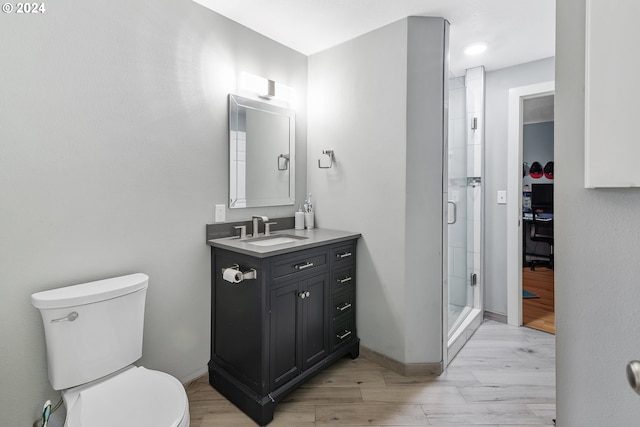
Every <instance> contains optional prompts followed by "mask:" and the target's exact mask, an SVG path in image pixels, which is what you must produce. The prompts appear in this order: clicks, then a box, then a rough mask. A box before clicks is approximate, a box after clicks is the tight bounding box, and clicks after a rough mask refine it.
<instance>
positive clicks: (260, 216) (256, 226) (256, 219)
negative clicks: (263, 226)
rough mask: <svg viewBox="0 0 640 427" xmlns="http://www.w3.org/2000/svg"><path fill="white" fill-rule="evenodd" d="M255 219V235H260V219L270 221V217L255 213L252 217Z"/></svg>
mask: <svg viewBox="0 0 640 427" xmlns="http://www.w3.org/2000/svg"><path fill="white" fill-rule="evenodd" d="M251 218H252V219H253V234H252V235H253V237H258V234H260V233H258V222H259V221H260V220H262V222H267V221H269V218H267V217H266V216H264V215H254V216H253V217H251Z"/></svg>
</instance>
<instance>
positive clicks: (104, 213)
mask: <svg viewBox="0 0 640 427" xmlns="http://www.w3.org/2000/svg"><path fill="white" fill-rule="evenodd" d="M46 6H47V11H46V13H45V14H43V15H40V16H26V15H25V16H20V15H5V14H3V16H2V17H0V20H1V21H2V22H1V24H0V40H2V42H1V44H2V81H1V82H0V203H1V206H2V207H1V208H0V236H1V238H0V283H1V284H2V298H0V320H1V321H2V328H0V361H1V363H0V378H2V384H3V386H2V387H0V414H2V415H1V416H2V421H0V424H2V425H7V426H8V425H11V426H24V425H30V424H31V422H32V421H33V420H34V419H35V418H36V416H37V415H38V412H39V411H40V410H41V408H42V404H43V402H44V400H46V399H51V400H52V401H53V400H55V401H57V400H58V397H59V393H57V392H54V391H53V390H51V388H50V385H49V382H48V379H47V369H46V359H45V345H44V336H43V328H42V322H41V319H40V316H39V313H38V311H37V310H36V309H35V308H33V307H32V306H31V304H30V299H29V296H30V294H31V293H33V292H36V291H41V290H45V289H51V288H56V287H60V286H65V285H70V284H75V283H80V282H84V281H88V280H95V279H100V278H106V277H112V276H117V275H121V274H126V273H132V272H137V271H140V272H145V273H147V274H149V276H150V278H151V280H150V285H149V292H148V298H147V307H146V317H145V321H146V323H145V340H144V350H143V358H142V360H141V361H140V363H141V364H143V365H145V366H147V367H149V368H154V369H159V370H163V371H166V372H169V373H171V374H173V375H175V376H176V377H178V378H179V379H181V380H183V381H184V380H187V379H190V378H193V377H194V376H196V375H199V374H201V373H203V372H204V371H205V369H206V363H207V361H208V359H209V333H210V308H209V305H210V303H209V298H210V270H209V268H210V267H209V249H208V247H207V246H206V245H205V240H204V239H205V224H206V223H210V222H213V212H214V204H216V203H225V204H226V203H227V198H228V190H227V185H228V184H227V182H228V178H227V173H228V172H227V170H228V166H227V163H228V160H227V156H228V154H227V141H228V138H227V94H228V93H229V92H233V91H235V90H236V79H237V78H238V77H239V75H240V73H241V72H242V71H247V72H251V73H253V74H257V75H263V76H265V77H270V78H272V79H274V80H276V81H280V82H282V83H284V84H286V85H288V86H291V87H293V88H294V89H295V90H296V95H297V97H298V98H297V102H296V104H295V107H296V110H297V113H298V115H297V126H296V128H297V137H298V148H297V153H298V159H299V161H298V163H297V165H296V170H297V172H298V186H297V188H298V194H299V195H300V197H299V200H302V199H303V197H302V196H303V195H304V191H305V189H306V108H305V106H306V84H307V82H306V80H307V58H306V57H305V56H304V55H301V54H299V53H296V52H293V51H291V50H290V49H287V48H284V47H283V46H281V45H278V44H276V43H275V42H273V41H271V40H269V39H267V38H265V37H263V36H261V35H258V34H256V33H254V32H252V31H249V30H248V29H246V28H245V27H241V26H239V25H237V24H235V23H233V22H231V21H229V20H227V19H223V18H221V17H220V16H218V15H216V14H214V13H213V12H211V11H209V10H207V9H205V8H203V7H201V6H199V5H198V4H196V3H193V2H190V1H181V0H162V1H136V2H129V1H124V0H112V1H104V0H101V1H93V2H81V1H57V2H55V4H49V3H47V5H46ZM255 211H258V212H260V213H265V214H267V215H274V216H277V215H289V214H291V215H292V214H293V211H294V207H293V206H291V207H280V208H269V209H255V210H254V211H253V212H255ZM251 213H252V211H249V210H242V209H240V210H233V211H227V220H233V219H247V218H249V217H250V215H251Z"/></svg>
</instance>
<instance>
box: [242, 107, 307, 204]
mask: <svg viewBox="0 0 640 427" xmlns="http://www.w3.org/2000/svg"><path fill="white" fill-rule="evenodd" d="M243 109H244V110H245V111H246V110H256V111H262V112H265V113H268V114H275V115H278V116H284V117H287V118H288V119H289V152H288V153H282V154H281V155H280V156H278V158H275V159H269V161H273V163H274V166H277V168H275V167H274V170H276V172H277V171H278V170H280V171H282V170H284V169H283V168H284V167H285V165H286V168H287V169H288V171H289V194H288V195H283V196H281V197H265V198H261V199H258V200H246V199H240V198H239V197H238V193H239V192H238V188H237V182H238V181H237V179H235V180H234V179H233V177H234V175H235V176H237V175H238V168H237V165H236V163H237V160H235V157H236V156H234V153H233V152H232V149H233V146H234V138H237V130H238V122H239V119H238V115H239V113H240V112H241V111H242V110H243ZM247 139H248V138H247ZM236 146H237V142H236ZM295 148H296V138H295V113H294V112H293V111H292V110H290V109H287V108H284V107H281V106H277V105H272V104H267V103H265V102H260V101H257V100H254V99H250V98H245V97H243V96H240V95H235V94H229V208H230V209H241V208H252V207H261V206H286V205H293V204H294V203H295V197H296V192H295V182H296V174H295ZM287 157H288V158H287ZM233 182H236V186H235V188H234V186H232V183H233Z"/></svg>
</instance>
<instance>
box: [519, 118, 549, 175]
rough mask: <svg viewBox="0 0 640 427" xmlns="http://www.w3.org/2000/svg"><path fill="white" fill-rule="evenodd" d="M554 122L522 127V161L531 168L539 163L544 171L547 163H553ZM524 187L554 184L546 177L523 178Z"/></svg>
mask: <svg viewBox="0 0 640 427" xmlns="http://www.w3.org/2000/svg"><path fill="white" fill-rule="evenodd" d="M553 126H554V124H553V122H544V123H530V124H526V125H524V126H523V127H522V160H523V161H524V162H525V163H528V164H529V166H531V165H532V164H533V162H538V163H540V165H541V166H542V168H543V169H544V167H545V165H546V164H547V162H550V161H553ZM522 184H523V185H526V184H528V185H531V184H553V179H548V178H547V177H546V176H544V175H543V176H541V177H540V178H532V177H531V175H527V176H525V177H524V178H522Z"/></svg>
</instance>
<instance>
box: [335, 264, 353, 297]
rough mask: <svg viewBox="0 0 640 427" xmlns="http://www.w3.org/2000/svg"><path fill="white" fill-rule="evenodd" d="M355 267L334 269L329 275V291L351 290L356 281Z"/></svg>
mask: <svg viewBox="0 0 640 427" xmlns="http://www.w3.org/2000/svg"><path fill="white" fill-rule="evenodd" d="M355 274H356V269H355V268H354V267H353V266H350V267H345V268H341V269H339V270H336V271H334V272H333V274H332V275H331V293H332V294H336V293H338V292H345V291H347V290H352V289H353V286H354V285H355V282H356V275H355Z"/></svg>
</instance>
